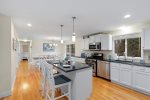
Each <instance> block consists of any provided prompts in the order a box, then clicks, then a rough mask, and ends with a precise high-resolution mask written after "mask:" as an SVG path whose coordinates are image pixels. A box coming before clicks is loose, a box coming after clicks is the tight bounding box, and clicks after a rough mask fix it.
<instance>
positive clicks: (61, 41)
mask: <svg viewBox="0 0 150 100" xmlns="http://www.w3.org/2000/svg"><path fill="white" fill-rule="evenodd" d="M63 26H64V25H60V27H61V40H60V43H61V44H63V43H64V41H63V39H62V28H63Z"/></svg>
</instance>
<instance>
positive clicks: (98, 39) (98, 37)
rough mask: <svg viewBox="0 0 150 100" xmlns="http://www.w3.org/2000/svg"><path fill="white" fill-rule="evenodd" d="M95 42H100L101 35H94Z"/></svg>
mask: <svg viewBox="0 0 150 100" xmlns="http://www.w3.org/2000/svg"><path fill="white" fill-rule="evenodd" d="M95 42H101V37H100V34H99V35H95Z"/></svg>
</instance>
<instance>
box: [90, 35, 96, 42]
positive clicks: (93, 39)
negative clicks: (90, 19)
mask: <svg viewBox="0 0 150 100" xmlns="http://www.w3.org/2000/svg"><path fill="white" fill-rule="evenodd" d="M89 39H90V41H89V42H90V43H94V42H95V35H92V36H90V38H89Z"/></svg>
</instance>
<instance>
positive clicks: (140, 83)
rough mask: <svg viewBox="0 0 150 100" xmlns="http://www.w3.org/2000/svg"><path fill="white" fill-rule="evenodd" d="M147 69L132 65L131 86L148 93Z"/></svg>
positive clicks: (149, 87)
mask: <svg viewBox="0 0 150 100" xmlns="http://www.w3.org/2000/svg"><path fill="white" fill-rule="evenodd" d="M148 70H149V69H147V68H143V67H138V66H134V69H133V86H134V87H135V88H137V89H140V90H143V91H146V92H149V93H150V72H148Z"/></svg>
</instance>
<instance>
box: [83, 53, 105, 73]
mask: <svg viewBox="0 0 150 100" xmlns="http://www.w3.org/2000/svg"><path fill="white" fill-rule="evenodd" d="M97 60H103V54H102V53H93V54H92V55H91V56H90V57H87V58H86V59H85V62H86V64H89V65H91V66H92V67H93V76H97Z"/></svg>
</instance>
